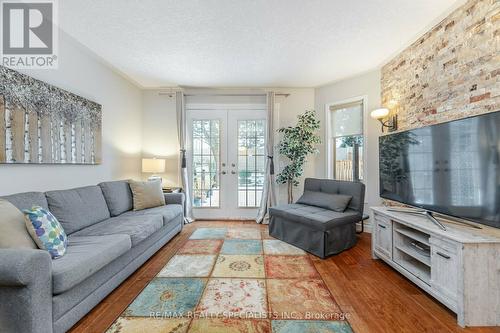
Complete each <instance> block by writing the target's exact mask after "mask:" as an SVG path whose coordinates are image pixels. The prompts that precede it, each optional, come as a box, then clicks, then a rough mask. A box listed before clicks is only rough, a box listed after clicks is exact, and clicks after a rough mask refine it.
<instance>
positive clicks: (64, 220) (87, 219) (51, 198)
mask: <svg viewBox="0 0 500 333" xmlns="http://www.w3.org/2000/svg"><path fill="white" fill-rule="evenodd" d="M45 195H46V197H47V202H48V203H49V210H50V212H51V213H52V214H54V216H55V217H56V218H57V219H58V220H59V222H60V223H61V224H62V226H63V228H64V230H65V231H66V233H67V234H68V235H69V234H72V233H73V232H75V231H78V230H81V229H83V228H85V227H88V226H90V225H92V224H94V223H97V222H100V221H103V220H105V219H108V218H109V217H110V214H109V210H108V206H107V205H106V200H105V199H104V195H103V194H102V191H101V188H100V187H99V186H86V187H79V188H74V189H70V190H59V191H49V192H46V193H45Z"/></svg>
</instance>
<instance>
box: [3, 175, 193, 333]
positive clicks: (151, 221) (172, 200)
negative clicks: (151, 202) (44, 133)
mask: <svg viewBox="0 0 500 333" xmlns="http://www.w3.org/2000/svg"><path fill="white" fill-rule="evenodd" d="M3 199H6V200H8V201H10V202H11V203H12V204H14V205H15V206H16V207H17V208H19V209H21V210H22V209H27V208H31V207H32V206H33V205H39V206H41V207H44V208H48V209H49V210H50V211H51V212H52V214H53V215H54V216H55V217H56V218H57V219H58V220H59V222H60V223H61V224H62V226H63V228H64V230H65V232H66V233H67V234H68V241H69V243H68V248H67V251H66V254H65V255H64V256H63V257H61V258H59V259H56V260H52V259H51V257H50V255H49V253H48V252H46V251H44V250H34V249H0V331H1V332H17V333H21V332H22V333H30V332H33V333H34V332H37V333H45V332H66V331H67V330H68V329H70V328H71V327H72V326H73V325H74V324H75V323H76V322H77V321H78V320H80V319H81V318H82V317H83V316H84V315H85V314H87V313H88V312H89V311H90V310H91V309H92V308H93V307H94V306H96V305H97V304H98V303H99V302H100V301H101V300H102V299H103V298H105V297H106V295H108V294H109V293H110V292H111V291H113V289H115V288H116V287H117V286H118V285H119V284H120V283H122V282H123V281H124V280H125V279H126V278H127V277H128V276H129V275H130V274H132V273H133V272H134V271H135V270H136V269H137V268H139V267H140V266H141V265H142V264H143V263H144V262H145V261H146V260H148V258H150V257H151V256H152V255H153V254H154V253H155V252H156V251H158V250H159V249H160V248H161V247H162V246H163V245H165V244H166V243H167V242H168V241H169V240H171V239H172V238H173V237H174V236H175V235H176V234H178V233H179V232H180V231H181V230H182V226H183V223H184V214H183V204H184V195H183V194H182V193H170V194H165V199H166V203H167V205H165V206H161V207H156V208H151V209H146V210H141V211H133V210H132V208H133V202H132V193H131V191H130V187H129V184H128V182H127V181H113V182H104V183H101V184H99V185H98V186H87V187H81V188H75V189H70V190H60V191H49V192H45V193H41V192H29V193H20V194H14V195H10V196H6V197H3Z"/></svg>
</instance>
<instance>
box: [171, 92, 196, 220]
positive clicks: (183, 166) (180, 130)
mask: <svg viewBox="0 0 500 333" xmlns="http://www.w3.org/2000/svg"><path fill="white" fill-rule="evenodd" d="M175 103H176V111H177V135H178V138H179V146H180V158H179V160H180V172H181V183H182V189H183V191H184V195H185V196H186V200H185V204H184V223H186V224H187V223H191V222H193V221H194V218H193V199H192V197H191V189H190V188H189V178H188V177H189V176H188V170H187V160H186V130H187V124H186V108H185V105H184V104H185V103H184V93H183V92H182V91H177V92H176V93H175Z"/></svg>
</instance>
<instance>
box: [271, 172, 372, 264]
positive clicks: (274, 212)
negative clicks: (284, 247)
mask: <svg viewBox="0 0 500 333" xmlns="http://www.w3.org/2000/svg"><path fill="white" fill-rule="evenodd" d="M306 191H309V192H313V193H311V194H312V195H311V196H310V197H311V198H314V202H313V203H312V204H311V203H309V204H301V203H294V204H287V205H278V206H276V207H272V208H270V209H269V215H270V220H269V234H270V235H271V236H273V237H275V238H277V239H280V240H282V241H284V242H286V243H289V244H292V245H295V246H297V247H299V248H301V249H303V250H305V251H307V252H310V253H312V254H314V255H316V256H318V257H320V258H326V257H328V256H330V255H333V254H337V253H340V252H342V251H344V250H346V249H349V248H351V247H353V246H354V245H355V244H356V241H357V238H356V223H357V222H360V221H361V220H362V217H363V206H364V198H365V185H364V184H363V183H360V182H347V181H338V180H331V179H315V178H307V179H306V180H305V183H304V192H306ZM332 194H341V195H344V196H345V195H347V196H352V199H351V200H350V201H349V204H348V206H347V209H346V210H345V211H343V212H338V211H334V210H331V209H327V208H323V207H335V203H332V202H331V200H332ZM299 201H300V199H299Z"/></svg>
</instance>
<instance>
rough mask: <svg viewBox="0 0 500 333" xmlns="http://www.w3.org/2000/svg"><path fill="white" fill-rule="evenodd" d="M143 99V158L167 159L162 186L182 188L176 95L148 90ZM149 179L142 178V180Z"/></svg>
mask: <svg viewBox="0 0 500 333" xmlns="http://www.w3.org/2000/svg"><path fill="white" fill-rule="evenodd" d="M142 97H143V119H142V121H143V122H142V129H143V131H142V142H143V145H142V155H143V156H144V157H158V158H164V159H166V163H165V173H163V174H160V176H161V177H162V178H163V184H164V185H165V186H170V187H172V186H174V187H175V186H180V184H179V149H180V148H179V140H178V138H177V115H176V109H175V93H174V94H173V95H171V97H170V96H169V95H164V94H162V95H160V90H145V91H143V94H142ZM147 177H148V175H143V178H147Z"/></svg>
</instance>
